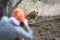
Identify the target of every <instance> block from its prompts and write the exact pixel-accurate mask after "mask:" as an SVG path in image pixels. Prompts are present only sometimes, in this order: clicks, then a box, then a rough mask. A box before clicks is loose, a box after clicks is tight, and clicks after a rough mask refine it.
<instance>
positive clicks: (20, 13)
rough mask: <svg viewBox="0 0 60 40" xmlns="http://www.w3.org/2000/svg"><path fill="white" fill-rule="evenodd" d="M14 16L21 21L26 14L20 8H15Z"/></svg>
mask: <svg viewBox="0 0 60 40" xmlns="http://www.w3.org/2000/svg"><path fill="white" fill-rule="evenodd" d="M13 17H15V18H16V19H17V20H18V21H19V22H20V23H21V22H23V20H24V19H25V14H24V12H23V11H22V10H21V9H20V8H15V9H14V10H13Z"/></svg>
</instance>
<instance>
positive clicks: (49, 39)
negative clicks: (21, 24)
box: [30, 19, 60, 40]
mask: <svg viewBox="0 0 60 40" xmlns="http://www.w3.org/2000/svg"><path fill="white" fill-rule="evenodd" d="M30 26H31V29H32V31H33V35H34V40H60V19H55V20H49V21H44V22H43V21H42V22H40V23H36V24H34V25H30Z"/></svg>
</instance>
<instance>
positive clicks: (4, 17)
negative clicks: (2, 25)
mask: <svg viewBox="0 0 60 40" xmlns="http://www.w3.org/2000/svg"><path fill="white" fill-rule="evenodd" d="M8 21H9V18H8V17H7V16H3V17H2V19H1V22H8Z"/></svg>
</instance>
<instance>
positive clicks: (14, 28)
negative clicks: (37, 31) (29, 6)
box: [0, 0, 33, 40]
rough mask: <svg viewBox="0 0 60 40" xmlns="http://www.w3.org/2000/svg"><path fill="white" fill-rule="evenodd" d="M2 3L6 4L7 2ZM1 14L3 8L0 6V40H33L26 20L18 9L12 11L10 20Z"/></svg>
mask: <svg viewBox="0 0 60 40" xmlns="http://www.w3.org/2000/svg"><path fill="white" fill-rule="evenodd" d="M4 1H7V2H8V0H4ZM7 2H6V3H4V5H5V7H4V8H6V5H7ZM4 5H3V6H4ZM3 12H4V10H3V7H2V6H0V14H1V15H0V40H19V39H17V38H20V37H22V38H24V39H25V40H33V34H32V31H31V29H30V27H29V25H28V20H27V19H26V18H25V15H24V13H23V11H22V10H20V8H15V9H14V10H13V16H12V17H11V18H8V17H7V16H3ZM20 23H23V24H24V29H23V28H22V27H21V26H20V25H19V24H20Z"/></svg>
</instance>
